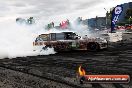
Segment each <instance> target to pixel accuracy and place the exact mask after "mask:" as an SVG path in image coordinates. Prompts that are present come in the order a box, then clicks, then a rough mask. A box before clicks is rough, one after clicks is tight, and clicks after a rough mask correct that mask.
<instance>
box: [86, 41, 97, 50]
mask: <svg viewBox="0 0 132 88" xmlns="http://www.w3.org/2000/svg"><path fill="white" fill-rule="evenodd" d="M87 50H90V51H98V50H99V45H98V43H95V42H91V43H88V44H87Z"/></svg>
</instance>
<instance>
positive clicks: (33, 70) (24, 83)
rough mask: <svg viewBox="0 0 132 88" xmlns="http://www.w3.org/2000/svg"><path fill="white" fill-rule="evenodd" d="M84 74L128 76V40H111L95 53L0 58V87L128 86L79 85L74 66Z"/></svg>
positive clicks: (128, 87)
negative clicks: (119, 41) (106, 47)
mask: <svg viewBox="0 0 132 88" xmlns="http://www.w3.org/2000/svg"><path fill="white" fill-rule="evenodd" d="M80 65H81V66H82V67H83V68H84V69H85V70H86V74H97V75H98V74H124V75H130V77H132V43H131V44H130V43H129V44H120V43H111V44H109V47H108V49H107V50H101V51H97V52H90V51H70V52H59V53H56V54H54V55H46V56H33V57H32V56H30V57H19V58H13V59H8V58H5V59H1V60H0V88H132V81H130V82H129V83H126V84H123V83H120V84H119V83H109V84H104V83H96V84H92V83H85V84H80V82H79V77H78V67H79V66H80Z"/></svg>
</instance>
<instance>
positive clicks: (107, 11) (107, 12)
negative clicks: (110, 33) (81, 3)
mask: <svg viewBox="0 0 132 88" xmlns="http://www.w3.org/2000/svg"><path fill="white" fill-rule="evenodd" d="M104 10H105V11H106V12H107V13H106V19H105V27H106V28H107V20H108V19H107V14H108V11H107V10H106V8H104Z"/></svg>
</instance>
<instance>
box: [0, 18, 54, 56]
mask: <svg viewBox="0 0 132 88" xmlns="http://www.w3.org/2000/svg"><path fill="white" fill-rule="evenodd" d="M40 32H42V29H41V28H40V27H39V26H38V25H35V26H26V25H18V24H16V22H15V20H6V21H3V22H1V23H0V58H15V57H25V56H34V55H48V54H54V53H55V52H54V50H53V49H48V50H47V51H41V52H40V51H33V49H34V47H33V41H34V40H35V38H36V37H37V36H38V34H39V33H40ZM42 33H43V32H42Z"/></svg>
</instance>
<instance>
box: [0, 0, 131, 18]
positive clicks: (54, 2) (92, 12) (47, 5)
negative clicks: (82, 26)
mask: <svg viewBox="0 0 132 88" xmlns="http://www.w3.org/2000/svg"><path fill="white" fill-rule="evenodd" d="M130 1H131V0H0V19H1V20H5V19H11V18H12V19H14V18H16V17H30V16H34V17H35V18H36V19H40V18H41V19H44V20H46V21H51V20H53V21H61V20H63V19H64V20H65V19H67V18H68V19H75V18H76V17H78V16H81V17H83V19H86V18H91V17H95V16H96V15H97V16H104V15H105V13H106V11H105V10H104V8H106V9H107V10H109V9H110V8H111V7H113V6H116V5H118V4H122V3H127V2H130Z"/></svg>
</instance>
